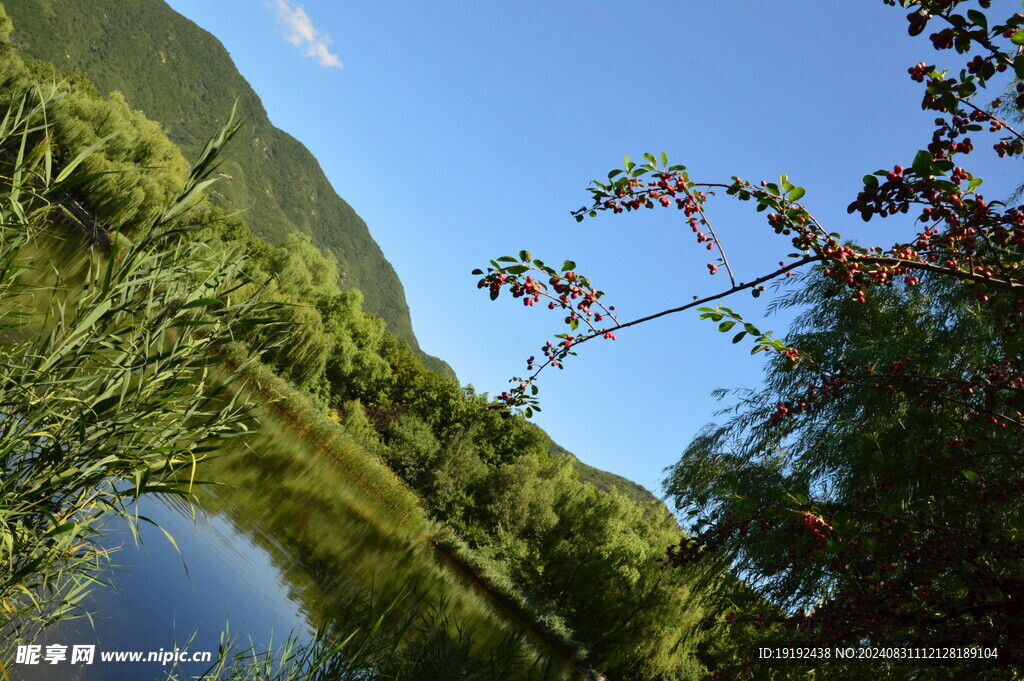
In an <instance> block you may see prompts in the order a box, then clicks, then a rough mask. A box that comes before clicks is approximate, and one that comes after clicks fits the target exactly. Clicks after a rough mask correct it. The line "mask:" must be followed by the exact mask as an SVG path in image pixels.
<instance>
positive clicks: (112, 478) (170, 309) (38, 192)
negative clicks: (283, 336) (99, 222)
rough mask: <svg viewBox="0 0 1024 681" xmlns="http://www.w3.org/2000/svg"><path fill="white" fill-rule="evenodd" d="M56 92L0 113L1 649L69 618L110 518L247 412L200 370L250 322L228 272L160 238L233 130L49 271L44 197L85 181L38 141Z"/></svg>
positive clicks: (89, 578) (167, 486) (235, 277)
mask: <svg viewBox="0 0 1024 681" xmlns="http://www.w3.org/2000/svg"><path fill="white" fill-rule="evenodd" d="M57 96H59V95H58V94H57V93H56V90H52V91H47V90H44V89H42V88H37V89H36V90H34V91H33V92H30V93H27V94H26V95H25V96H24V97H23V98H21V100H20V102H18V103H17V104H16V105H15V106H13V107H12V108H11V109H10V110H8V111H7V112H6V113H5V114H4V115H3V117H2V120H0V149H2V150H3V151H4V152H5V153H4V154H3V166H2V167H0V471H2V477H0V635H2V637H3V638H4V639H5V640H6V641H7V642H14V641H17V640H19V639H22V638H26V637H29V636H32V635H33V633H34V632H35V631H36V630H37V629H38V627H41V626H45V625H47V624H49V623H52V622H54V621H57V620H59V619H61V618H64V617H67V616H69V614H70V613H71V612H72V609H73V607H74V606H75V604H76V603H78V602H79V600H80V599H81V598H82V597H83V596H84V594H85V593H86V592H87V590H88V588H89V587H90V585H91V584H92V583H93V582H94V581H95V580H96V578H97V569H98V568H99V567H100V566H101V565H102V564H103V562H104V557H105V554H104V552H103V550H102V549H100V548H99V547H98V545H97V543H96V538H97V534H98V532H99V531H100V530H101V528H102V524H103V522H104V519H105V518H107V517H108V516H109V514H110V513H118V514H127V513H128V505H129V504H130V502H131V501H133V500H134V499H136V498H138V496H139V495H141V494H146V493H151V492H168V493H178V492H180V488H179V487H177V486H175V485H174V484H173V481H174V479H175V476H176V475H177V474H180V473H181V472H182V471H184V472H185V473H186V475H187V474H188V472H189V471H191V470H194V467H195V465H196V463H197V461H199V460H200V459H202V458H203V457H204V456H206V455H207V454H208V453H210V452H211V451H213V450H216V449H217V448H218V447H219V446H220V444H221V441H222V440H223V439H224V438H229V437H233V436H236V435H238V434H240V433H243V432H245V430H246V429H247V427H248V416H247V406H246V405H245V404H244V403H242V402H241V400H240V399H239V398H238V393H237V391H234V390H231V389H228V386H227V385H226V384H225V383H224V382H222V381H220V380H218V379H215V378H214V371H213V370H214V367H215V366H216V365H217V364H218V363H220V362H221V360H222V356H223V351H224V348H226V347H227V346H228V344H229V343H231V342H232V341H233V340H234V339H235V338H236V337H237V336H238V335H240V334H242V335H244V334H247V333H248V331H249V330H250V329H251V328H252V326H253V325H254V324H258V323H262V322H263V321H264V319H263V317H262V314H263V312H264V310H262V309H259V308H257V306H256V303H254V302H252V301H248V300H243V301H231V300H230V298H229V294H230V292H231V291H232V290H234V289H235V288H236V287H237V286H238V285H239V282H241V281H242V280H243V278H244V275H243V273H242V269H241V268H242V263H241V262H240V260H239V259H238V258H237V257H235V256H234V255H233V254H221V255H219V256H215V255H214V254H211V253H209V252H208V251H207V250H206V249H204V248H203V246H202V245H201V244H195V243H171V241H170V240H168V239H165V238H164V236H165V235H166V234H167V233H168V230H169V229H170V225H171V221H172V220H180V218H181V216H182V215H184V214H185V213H186V211H187V209H188V206H189V205H190V203H191V202H192V201H194V199H195V196H196V193H197V191H199V190H201V188H202V187H203V186H205V185H204V184H203V183H204V180H203V178H202V175H203V173H204V172H206V171H208V170H209V169H210V168H211V165H212V159H213V158H214V157H215V156H216V153H217V152H218V151H219V148H220V146H222V145H223V143H225V142H226V141H227V139H228V138H230V136H231V134H232V133H233V130H234V128H233V127H232V126H230V125H229V126H228V127H226V128H225V131H223V134H221V135H220V136H219V137H218V138H216V139H215V140H214V141H213V142H212V143H211V145H209V146H208V147H207V149H206V151H205V152H204V155H203V158H201V159H200V162H199V165H198V166H197V171H196V172H195V173H193V176H192V177H191V178H190V180H189V184H188V186H187V187H186V188H185V191H184V193H183V194H182V196H181V197H179V199H178V200H177V201H176V202H175V203H174V204H173V205H170V206H168V207H167V209H166V210H165V211H164V214H163V215H162V216H161V218H160V219H159V220H158V221H157V222H156V223H155V224H154V225H153V228H152V230H151V231H150V234H149V235H148V236H147V237H146V238H144V239H142V240H141V241H139V242H138V243H135V244H133V245H130V246H128V247H126V248H125V249H124V250H120V251H118V250H115V252H113V253H111V254H110V255H109V256H104V255H102V254H99V253H97V252H95V251H94V250H92V249H89V248H87V247H86V246H85V245H84V244H82V243H80V242H79V241H71V242H69V243H68V245H66V246H65V249H66V250H67V249H70V251H71V252H70V253H68V252H65V254H64V256H63V257H62V258H61V259H62V260H64V261H66V262H62V263H61V266H60V267H57V266H55V264H54V262H53V261H52V259H51V253H52V251H49V250H48V249H47V248H42V247H40V244H41V243H42V242H43V240H47V239H53V238H55V234H57V233H59V229H58V228H57V227H58V223H59V222H60V221H61V220H63V219H64V218H62V216H61V214H60V213H59V212H58V211H57V209H55V207H54V202H53V199H54V197H56V196H59V195H60V194H61V193H63V192H67V191H68V190H69V189H71V188H73V187H74V186H76V184H77V183H80V182H82V181H84V180H86V179H88V178H83V177H82V176H80V175H76V172H75V171H76V168H77V167H78V165H79V164H80V163H81V161H82V160H83V159H84V158H85V155H86V154H87V153H92V152H93V151H94V149H92V150H86V152H83V154H82V155H80V156H79V157H77V158H75V159H71V160H69V161H66V162H64V163H61V162H60V161H59V159H56V158H55V157H54V156H53V155H52V151H51V149H52V146H51V145H50V144H48V140H49V135H50V123H49V121H48V120H47V106H48V105H49V104H50V103H52V100H53V98H54V97H57Z"/></svg>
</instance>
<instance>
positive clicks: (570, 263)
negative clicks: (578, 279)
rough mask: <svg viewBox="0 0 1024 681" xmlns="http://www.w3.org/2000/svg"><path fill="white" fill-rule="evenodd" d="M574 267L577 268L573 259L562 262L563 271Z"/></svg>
mask: <svg viewBox="0 0 1024 681" xmlns="http://www.w3.org/2000/svg"><path fill="white" fill-rule="evenodd" d="M574 269H576V263H574V262H573V261H572V260H566V261H565V262H563V263H562V271H563V272H568V271H570V270H574Z"/></svg>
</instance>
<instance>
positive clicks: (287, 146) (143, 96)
mask: <svg viewBox="0 0 1024 681" xmlns="http://www.w3.org/2000/svg"><path fill="white" fill-rule="evenodd" d="M4 4H5V7H6V8H7V13H8V14H9V15H10V17H11V19H12V20H13V21H14V25H15V32H14V34H13V35H12V41H13V42H14V44H15V45H16V46H18V48H19V49H20V50H21V51H23V52H24V53H26V54H28V55H31V56H33V57H35V58H37V59H42V60H44V61H47V62H51V63H53V64H54V65H56V66H57V68H58V69H60V70H63V71H72V70H74V69H80V70H81V71H82V72H83V73H84V74H85V75H87V76H88V78H89V80H90V81H92V82H93V83H94V84H95V85H96V87H97V88H98V90H99V91H100V93H101V94H104V95H105V94H107V93H108V92H113V91H117V92H120V93H121V94H123V95H124V98H125V100H126V102H127V103H128V105H129V106H130V107H131V108H133V109H139V110H141V111H142V112H144V113H145V114H146V116H147V117H148V118H150V119H152V120H155V121H158V122H159V123H161V124H163V125H164V126H165V128H166V129H167V132H168V136H169V137H170V138H171V140H172V141H174V142H175V143H176V144H177V145H178V146H180V147H181V149H182V151H183V152H184V153H185V156H186V157H188V158H195V157H196V156H197V155H198V153H199V152H200V151H201V150H202V148H203V145H204V144H205V143H206V140H207V139H208V138H209V136H210V135H211V134H212V133H213V131H214V130H216V128H217V126H218V124H219V123H218V121H220V120H222V118H223V117H224V116H225V115H226V114H227V112H228V111H230V110H231V106H232V104H233V103H234V101H235V100H236V99H237V100H238V102H239V112H240V114H241V115H243V116H244V117H245V125H244V127H243V128H242V129H241V130H240V131H239V133H238V136H237V138H236V139H235V142H234V143H233V144H232V145H231V147H230V148H228V149H227V150H226V151H225V153H224V159H225V160H226V162H225V163H224V165H223V166H222V167H221V172H222V173H224V174H225V175H227V176H230V178H224V179H229V181H226V182H220V183H218V185H217V187H216V191H215V192H214V194H213V197H212V198H213V199H214V201H216V202H217V203H219V204H220V205H223V206H231V207H233V208H234V209H241V210H244V211H245V213H244V219H245V221H246V223H247V224H248V225H249V226H250V228H251V229H252V230H253V231H254V232H255V233H256V234H257V235H258V236H261V237H263V238H265V239H267V240H268V241H270V242H271V243H272V244H275V245H280V244H281V243H283V241H284V238H285V236H286V235H287V234H289V233H292V232H302V233H304V234H309V235H310V236H312V238H313V243H315V244H316V245H317V246H319V247H321V248H327V249H330V251H331V252H332V253H333V254H334V255H335V257H337V258H338V264H339V270H340V275H341V279H342V283H343V285H344V286H345V287H347V288H358V289H360V290H361V291H362V292H363V296H364V299H365V305H366V308H367V310H368V311H370V312H372V313H373V314H375V315H378V316H380V317H382V318H383V319H384V320H385V321H386V322H387V324H388V328H389V329H390V330H391V331H392V332H393V333H394V334H395V335H396V336H398V337H399V338H401V339H403V340H405V341H408V342H409V343H410V344H411V345H412V346H413V348H418V347H419V346H418V344H417V342H416V338H415V335H414V334H413V330H412V323H411V322H410V319H409V308H408V306H407V305H406V301H405V292H404V289H403V288H402V283H401V281H399V279H398V276H397V275H396V274H395V271H394V269H393V268H392V267H391V264H390V263H389V262H388V261H387V260H386V259H385V258H384V255H383V253H382V252H381V250H380V247H379V246H378V245H377V243H376V242H375V241H374V240H373V237H372V236H371V235H370V232H369V230H368V229H367V226H366V223H364V222H363V220H362V218H360V217H359V216H358V215H357V214H356V212H355V211H354V210H353V209H352V207H351V206H349V205H348V204H347V203H346V202H345V201H344V200H343V199H342V198H341V197H339V196H338V194H337V193H336V192H335V191H334V189H333V188H332V187H331V185H330V183H329V182H328V180H327V178H326V177H325V176H324V173H323V171H322V170H321V168H320V165H319V163H317V160H316V159H315V158H314V157H313V155H312V154H311V153H310V152H309V150H308V149H306V147H305V146H303V145H302V143H301V142H299V141H298V140H296V139H295V138H293V137H292V136H291V135H289V134H287V133H285V132H283V131H281V130H279V129H277V128H275V127H274V126H273V125H272V124H271V122H270V120H269V118H268V117H267V112H266V111H265V110H264V108H263V104H262V103H261V102H260V99H259V97H258V96H257V95H256V93H255V92H254V91H253V90H252V88H251V87H250V86H249V84H248V83H247V82H246V80H245V79H244V78H243V77H242V76H241V74H240V73H239V72H238V70H237V69H236V68H235V65H234V63H233V62H232V60H231V57H230V55H229V54H228V52H227V50H225V49H224V46H223V45H222V44H221V43H220V41H219V40H217V39H216V38H215V37H214V36H212V35H211V34H209V33H208V32H206V31H204V30H203V29H201V28H199V27H198V26H196V25H195V24H194V23H192V22H191V21H189V20H188V19H186V18H184V17H182V16H181V15H180V14H178V13H177V12H175V11H174V10H173V9H171V8H170V7H169V6H168V5H167V4H166V3H164V2H163V1H162V0H132V1H131V2H122V1H121V0H90V2H80V1H79V0H8V2H6V3H4ZM56 36H59V39H55V37H56ZM433 365H434V368H441V366H442V363H440V362H434V363H433Z"/></svg>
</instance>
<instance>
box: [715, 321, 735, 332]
mask: <svg viewBox="0 0 1024 681" xmlns="http://www.w3.org/2000/svg"><path fill="white" fill-rule="evenodd" d="M734 326H736V322H735V321H733V320H731V319H730V320H728V321H725V322H722V323H721V324H719V325H718V330H719V331H721V332H722V333H725V332H726V331H728V330H729V329H731V328H732V327H734Z"/></svg>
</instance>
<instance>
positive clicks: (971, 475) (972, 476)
mask: <svg viewBox="0 0 1024 681" xmlns="http://www.w3.org/2000/svg"><path fill="white" fill-rule="evenodd" d="M960 472H961V473H963V474H964V477H965V478H967V482H969V483H971V484H972V485H977V484H978V481H979V480H980V479H981V477H980V476H979V475H978V474H977V473H975V472H974V471H960Z"/></svg>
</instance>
